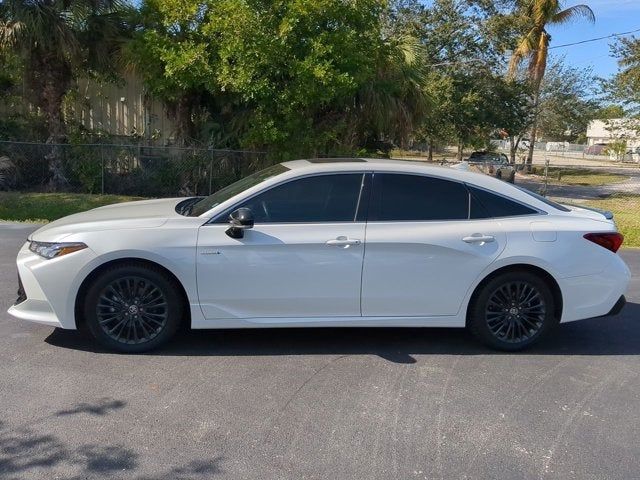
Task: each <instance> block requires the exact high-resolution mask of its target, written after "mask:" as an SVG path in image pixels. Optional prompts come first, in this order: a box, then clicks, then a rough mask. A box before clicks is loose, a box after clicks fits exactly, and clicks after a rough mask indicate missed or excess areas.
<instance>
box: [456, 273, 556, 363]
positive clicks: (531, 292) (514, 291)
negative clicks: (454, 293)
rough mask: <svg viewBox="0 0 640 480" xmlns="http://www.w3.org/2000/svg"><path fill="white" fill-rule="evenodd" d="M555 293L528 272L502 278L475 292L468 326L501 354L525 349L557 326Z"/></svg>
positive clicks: (497, 278) (511, 274)
mask: <svg viewBox="0 0 640 480" xmlns="http://www.w3.org/2000/svg"><path fill="white" fill-rule="evenodd" d="M556 323H557V319H556V318H555V303H554V297H553V293H552V292H551V289H550V288H549V286H548V285H547V284H546V283H545V281H544V280H543V279H542V278H540V277H539V276H538V275H535V274H533V273H531V272H528V271H524V270H522V271H511V272H505V273H503V274H500V275H498V276H496V277H494V278H492V279H491V280H489V281H488V282H486V283H485V284H484V285H482V286H481V287H480V288H479V290H478V291H477V292H475V294H474V296H473V298H472V300H471V304H470V309H469V318H468V322H467V325H468V327H469V329H470V330H471V332H472V333H473V334H474V335H475V336H476V337H478V338H479V339H480V340H481V341H482V342H483V343H485V344H486V345H488V346H490V347H493V348H497V349H500V350H508V351H515V350H521V349H523V348H526V347H528V346H530V345H532V344H533V343H535V342H537V341H538V340H540V338H542V337H543V336H544V335H545V334H546V333H547V332H548V331H549V330H550V329H551V328H552V327H553V326H554V325H555V324H556Z"/></svg>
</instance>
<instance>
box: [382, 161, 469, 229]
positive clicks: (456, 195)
mask: <svg viewBox="0 0 640 480" xmlns="http://www.w3.org/2000/svg"><path fill="white" fill-rule="evenodd" d="M373 192H374V193H373V201H372V208H371V215H370V219H371V220H378V221H421V220H466V219H467V218H468V215H469V193H468V191H467V189H466V187H465V186H464V185H463V184H462V183H459V182H452V181H449V180H443V179H440V178H434V177H425V176H421V175H404V174H394V173H376V174H375V175H374V187H373Z"/></svg>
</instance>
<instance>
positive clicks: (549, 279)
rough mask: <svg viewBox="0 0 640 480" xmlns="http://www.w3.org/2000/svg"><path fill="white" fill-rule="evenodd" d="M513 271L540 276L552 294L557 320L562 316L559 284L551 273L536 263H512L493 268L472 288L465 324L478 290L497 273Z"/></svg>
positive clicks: (497, 274)
mask: <svg viewBox="0 0 640 480" xmlns="http://www.w3.org/2000/svg"><path fill="white" fill-rule="evenodd" d="M513 271H526V272H530V273H533V274H535V275H537V276H539V277H540V278H542V279H543V280H544V281H545V282H546V283H547V284H548V285H549V286H550V287H551V293H552V294H553V301H554V302H553V303H554V315H555V317H556V319H557V320H558V322H559V321H560V320H561V318H562V309H563V298H562V290H561V289H560V285H559V284H558V281H557V280H556V279H555V277H554V276H553V275H551V274H550V273H549V272H548V271H547V270H545V269H544V268H541V267H539V266H536V265H532V264H530V263H514V264H511V265H505V266H503V267H500V268H497V269H496V270H493V271H492V272H490V273H489V274H488V275H486V276H485V277H484V278H483V279H482V280H481V281H480V283H478V285H476V287H475V288H474V290H473V293H472V294H471V296H470V297H469V301H468V302H467V309H466V312H465V325H467V324H468V322H469V312H470V310H471V308H472V306H473V302H474V301H475V299H476V296H477V295H478V293H479V292H480V290H481V289H482V288H483V287H484V286H485V285H486V284H487V283H488V282H489V281H491V280H492V279H494V278H496V277H497V276H499V275H502V274H504V273H507V272H513Z"/></svg>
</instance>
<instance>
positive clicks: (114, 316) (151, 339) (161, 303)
mask: <svg viewBox="0 0 640 480" xmlns="http://www.w3.org/2000/svg"><path fill="white" fill-rule="evenodd" d="M178 292H179V289H178V288H177V285H175V281H173V279H172V278H171V277H170V276H169V275H167V274H166V273H165V272H164V271H163V270H162V269H160V268H156V267H153V266H147V265H143V264H138V263H130V264H120V265H115V266H113V267H110V268H107V269H106V270H105V271H103V272H101V273H100V275H99V276H98V277H97V278H96V279H94V281H93V282H92V284H91V285H90V287H89V288H88V290H87V293H86V296H85V299H84V319H85V323H86V326H87V327H88V329H89V331H90V332H91V334H92V335H93V336H94V337H95V339H96V340H98V342H100V343H101V344H102V345H104V346H106V347H107V348H110V349H114V350H119V351H122V352H128V353H137V352H145V351H148V350H151V349H154V348H157V347H159V346H160V345H162V344H164V343H165V342H167V341H168V340H169V339H170V338H171V337H172V336H173V335H174V334H175V332H176V330H177V329H178V326H179V325H180V321H181V319H182V315H183V302H182V299H181V297H180V295H179V293H178Z"/></svg>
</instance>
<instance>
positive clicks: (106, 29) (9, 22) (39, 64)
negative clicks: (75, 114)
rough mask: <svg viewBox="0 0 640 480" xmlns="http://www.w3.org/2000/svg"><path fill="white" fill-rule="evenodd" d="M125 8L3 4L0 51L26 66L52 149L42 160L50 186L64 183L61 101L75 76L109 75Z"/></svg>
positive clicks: (107, 0)
mask: <svg viewBox="0 0 640 480" xmlns="http://www.w3.org/2000/svg"><path fill="white" fill-rule="evenodd" d="M127 12H129V7H127V6H126V5H125V4H124V3H120V0H3V1H2V2H0V51H11V52H14V53H16V54H17V55H18V56H19V58H20V59H21V61H22V64H23V66H24V84H25V87H26V90H27V91H28V93H29V96H30V98H29V99H28V100H29V101H30V102H31V103H32V104H33V105H34V106H35V107H37V108H38V109H39V110H40V112H41V113H42V115H43V116H44V119H45V121H46V125H47V130H48V134H49V137H48V139H47V143H51V144H53V145H54V146H52V148H51V151H50V153H49V154H48V155H47V156H46V157H47V159H48V161H49V169H50V172H51V180H50V187H51V188H52V189H54V190H55V189H57V188H58V187H60V186H61V185H63V184H64V183H66V179H65V177H64V173H63V168H62V156H61V152H60V148H59V147H57V146H56V145H57V144H59V143H63V142H64V141H65V124H64V119H63V113H62V105H63V99H64V96H65V95H66V94H67V93H68V92H69V91H70V89H71V88H72V87H73V85H74V82H75V80H76V78H77V77H78V76H91V75H92V74H93V73H95V72H99V71H102V72H111V73H113V71H114V70H113V60H114V57H115V56H117V53H118V51H119V50H120V48H121V45H122V42H123V41H124V39H125V36H126V35H125V32H126V31H127V27H126V25H127V22H126V21H125V14H126V13H127Z"/></svg>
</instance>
